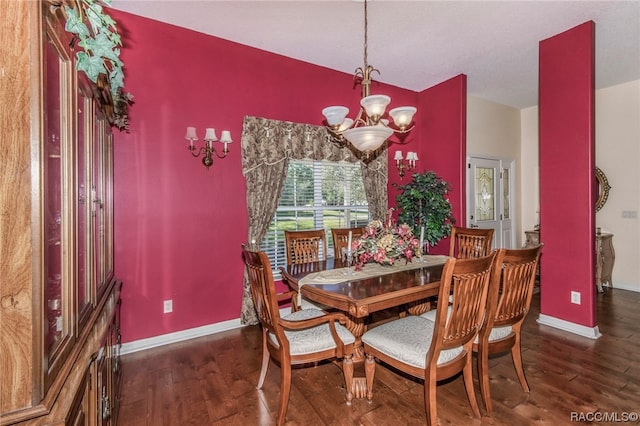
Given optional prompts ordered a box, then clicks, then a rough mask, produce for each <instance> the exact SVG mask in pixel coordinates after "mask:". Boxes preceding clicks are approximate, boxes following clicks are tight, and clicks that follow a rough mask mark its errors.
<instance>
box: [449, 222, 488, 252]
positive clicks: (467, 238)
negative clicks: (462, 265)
mask: <svg viewBox="0 0 640 426" xmlns="http://www.w3.org/2000/svg"><path fill="white" fill-rule="evenodd" d="M493 232H494V231H493V229H480V228H463V227H459V226H454V227H452V228H451V239H450V243H449V256H451V257H455V258H457V259H474V258H477V257H484V256H488V255H489V253H491V246H492V244H493Z"/></svg>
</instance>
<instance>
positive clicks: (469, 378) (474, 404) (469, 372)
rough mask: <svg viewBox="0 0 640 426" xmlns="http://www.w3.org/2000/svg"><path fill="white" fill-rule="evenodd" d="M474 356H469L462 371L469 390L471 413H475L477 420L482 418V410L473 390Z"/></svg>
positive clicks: (465, 384) (465, 386) (470, 354)
mask: <svg viewBox="0 0 640 426" xmlns="http://www.w3.org/2000/svg"><path fill="white" fill-rule="evenodd" d="M472 358H473V355H472V353H471V352H469V353H468V354H467V361H466V362H465V365H464V369H463V370H462V375H463V378H464V388H465V389H466V390H467V398H469V403H470V404H471V411H473V414H474V416H476V417H477V418H479V419H480V418H482V416H481V415H480V409H479V408H478V401H477V400H476V393H475V391H474V389H473V366H472V363H471V360H472Z"/></svg>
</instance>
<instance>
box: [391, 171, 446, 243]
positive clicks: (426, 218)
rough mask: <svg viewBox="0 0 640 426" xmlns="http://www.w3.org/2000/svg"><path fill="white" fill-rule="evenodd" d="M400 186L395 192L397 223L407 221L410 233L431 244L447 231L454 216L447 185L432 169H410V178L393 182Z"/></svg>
mask: <svg viewBox="0 0 640 426" xmlns="http://www.w3.org/2000/svg"><path fill="white" fill-rule="evenodd" d="M395 186H396V188H398V189H399V190H400V194H398V195H397V196H396V203H397V208H398V210H400V214H399V215H398V222H399V223H406V224H408V225H409V226H410V227H411V228H412V230H413V234H414V235H421V231H422V229H423V227H424V234H423V235H424V242H425V243H427V244H429V245H431V246H434V245H436V244H437V243H438V242H439V241H440V240H442V239H443V238H445V237H448V236H449V235H450V234H451V226H452V225H454V224H455V223H456V222H455V218H454V217H453V212H452V209H451V203H450V202H449V199H448V198H447V193H448V192H449V191H450V190H451V187H450V185H449V184H448V183H447V182H445V181H444V180H442V178H440V177H439V176H438V175H436V174H435V173H434V172H432V171H428V172H426V173H414V174H413V177H412V180H411V182H409V183H407V184H406V185H397V184H396V185H395Z"/></svg>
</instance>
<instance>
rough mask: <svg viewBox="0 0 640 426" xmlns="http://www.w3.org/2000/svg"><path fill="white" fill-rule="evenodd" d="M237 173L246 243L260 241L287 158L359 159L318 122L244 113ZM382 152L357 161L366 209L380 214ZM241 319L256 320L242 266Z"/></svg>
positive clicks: (383, 190)
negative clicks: (241, 180)
mask: <svg viewBox="0 0 640 426" xmlns="http://www.w3.org/2000/svg"><path fill="white" fill-rule="evenodd" d="M241 147H242V174H243V175H244V177H245V179H246V182H247V212H248V219H249V235H248V242H249V245H250V246H251V247H252V249H256V248H258V247H259V246H260V242H261V241H262V239H263V238H264V236H265V234H266V233H267V230H268V228H269V223H271V220H272V219H273V215H274V214H275V212H276V209H277V208H278V202H279V200H280V196H281V195H282V189H283V187H284V182H285V180H286V177H287V168H288V167H289V161H290V160H291V159H294V160H303V159H310V160H328V161H349V162H352V163H355V162H358V161H359V160H358V158H357V157H356V156H355V155H354V154H353V152H351V151H350V150H349V149H348V148H344V147H341V146H338V145H337V144H335V143H333V142H331V140H330V139H329V134H328V132H327V130H326V129H325V128H324V127H322V126H312V125H310V124H298V123H291V122H288V121H279V120H270V119H266V118H258V117H251V116H247V117H245V118H244V124H243V127H242V139H241ZM387 170H388V168H387V154H386V151H385V152H382V153H381V154H380V155H378V157H377V158H376V159H375V160H373V161H371V162H370V163H369V164H367V165H365V164H362V176H363V180H364V187H365V192H366V194H367V202H368V204H369V212H370V215H371V217H372V218H374V219H375V218H379V219H383V218H384V217H385V214H386V212H387V176H388V174H387ZM240 321H241V323H242V324H257V322H258V318H257V316H256V313H255V309H254V307H253V301H252V299H251V290H250V288H249V282H248V279H247V275H246V271H245V277H244V284H243V294H242V312H241V315H240Z"/></svg>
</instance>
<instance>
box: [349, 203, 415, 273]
mask: <svg viewBox="0 0 640 426" xmlns="http://www.w3.org/2000/svg"><path fill="white" fill-rule="evenodd" d="M393 210H394V209H391V210H389V214H388V219H387V220H386V221H385V223H383V222H381V221H379V220H374V221H372V222H371V223H369V225H367V226H366V227H365V231H364V233H363V234H362V236H361V237H360V238H359V239H357V240H355V241H353V243H352V244H351V250H352V251H353V253H354V256H355V262H354V263H355V265H356V266H355V267H356V269H357V270H361V269H362V267H363V266H364V264H365V263H368V262H372V261H373V262H377V263H379V264H381V265H393V264H394V263H395V262H396V260H398V259H400V258H402V257H404V258H405V260H406V262H410V261H411V259H412V258H413V257H414V256H415V254H416V252H417V251H418V250H419V246H420V242H419V241H418V239H417V238H415V237H414V236H413V232H412V231H411V227H410V226H409V225H407V224H406V223H403V224H400V225H397V224H396V222H395V220H393V218H392V216H391V214H392V213H393Z"/></svg>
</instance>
